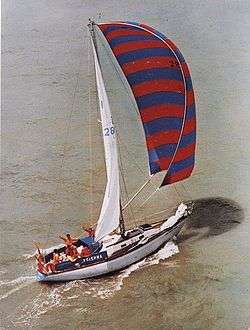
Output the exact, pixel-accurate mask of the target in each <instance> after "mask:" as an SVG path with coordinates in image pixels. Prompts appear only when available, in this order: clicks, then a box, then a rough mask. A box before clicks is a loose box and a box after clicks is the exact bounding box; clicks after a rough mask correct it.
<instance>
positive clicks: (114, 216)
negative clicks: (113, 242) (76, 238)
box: [92, 40, 120, 240]
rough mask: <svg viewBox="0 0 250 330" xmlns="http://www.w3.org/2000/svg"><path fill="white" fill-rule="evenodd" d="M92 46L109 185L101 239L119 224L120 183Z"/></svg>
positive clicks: (112, 133)
mask: <svg viewBox="0 0 250 330" xmlns="http://www.w3.org/2000/svg"><path fill="white" fill-rule="evenodd" d="M92 46H93V53H94V62H95V71H96V84H97V91H98V98H99V106H100V113H101V121H102V133H103V141H104V150H105V162H106V171H107V185H106V190H105V195H104V199H103V204H102V208H101V213H100V216H99V220H98V223H97V228H96V232H95V238H96V240H101V239H102V238H103V237H104V236H106V235H108V234H109V233H111V232H112V231H113V230H114V229H116V228H117V227H118V226H119V218H120V185H119V168H118V154H117V139H116V132H115V127H114V124H113V122H112V116H111V112H110V106H109V101H108V97H107V93H106V90H105V86H104V82H103V77H102V73H101V70H100V65H99V61H98V57H97V53H96V49H95V45H94V43H93V40H92Z"/></svg>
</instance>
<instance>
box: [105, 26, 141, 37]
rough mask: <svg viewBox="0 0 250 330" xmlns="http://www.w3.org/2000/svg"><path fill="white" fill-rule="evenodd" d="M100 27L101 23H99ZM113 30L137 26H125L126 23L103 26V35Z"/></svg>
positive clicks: (130, 28)
mask: <svg viewBox="0 0 250 330" xmlns="http://www.w3.org/2000/svg"><path fill="white" fill-rule="evenodd" d="M100 27H101V28H102V25H100ZM115 30H139V31H140V29H138V28H136V27H134V26H126V25H116V26H109V27H107V28H105V27H104V30H103V31H102V32H103V33H104V35H106V34H108V33H109V32H112V31H115Z"/></svg>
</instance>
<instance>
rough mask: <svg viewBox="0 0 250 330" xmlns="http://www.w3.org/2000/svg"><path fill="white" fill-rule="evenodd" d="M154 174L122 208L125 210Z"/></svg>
mask: <svg viewBox="0 0 250 330" xmlns="http://www.w3.org/2000/svg"><path fill="white" fill-rule="evenodd" d="M151 178H152V175H151V176H150V178H149V179H148V180H147V181H146V182H145V183H144V184H143V185H142V186H141V187H140V189H139V190H138V191H137V192H136V193H135V194H134V195H133V196H132V197H131V198H130V200H129V201H128V202H127V203H126V204H125V205H124V206H123V207H122V210H125V209H126V207H127V206H129V205H130V203H131V202H132V201H133V200H134V199H135V198H136V196H137V195H139V193H140V192H141V191H142V190H143V189H144V188H145V187H146V185H147V184H148V183H149V182H150V180H151Z"/></svg>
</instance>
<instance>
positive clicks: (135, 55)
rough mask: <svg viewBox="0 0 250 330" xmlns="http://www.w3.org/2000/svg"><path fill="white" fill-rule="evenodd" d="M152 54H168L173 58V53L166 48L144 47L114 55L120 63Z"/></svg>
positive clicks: (151, 55)
mask: <svg viewBox="0 0 250 330" xmlns="http://www.w3.org/2000/svg"><path fill="white" fill-rule="evenodd" d="M153 56H168V57H169V56H170V57H173V58H175V55H174V53H173V52H172V51H171V50H170V49H168V48H144V49H138V50H134V51H132V52H128V53H124V54H121V55H118V56H116V58H117V60H118V62H119V63H120V64H121V65H122V64H125V63H128V62H132V61H136V60H140V59H142V58H146V57H153Z"/></svg>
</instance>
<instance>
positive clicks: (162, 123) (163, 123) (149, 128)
mask: <svg viewBox="0 0 250 330" xmlns="http://www.w3.org/2000/svg"><path fill="white" fill-rule="evenodd" d="M182 122H183V120H182V118H159V119H155V120H153V121H150V122H148V123H144V124H143V127H144V130H145V133H146V136H150V135H153V134H155V133H158V132H166V131H168V130H180V129H181V127H182Z"/></svg>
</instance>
